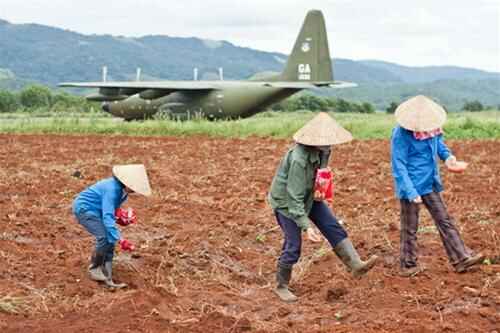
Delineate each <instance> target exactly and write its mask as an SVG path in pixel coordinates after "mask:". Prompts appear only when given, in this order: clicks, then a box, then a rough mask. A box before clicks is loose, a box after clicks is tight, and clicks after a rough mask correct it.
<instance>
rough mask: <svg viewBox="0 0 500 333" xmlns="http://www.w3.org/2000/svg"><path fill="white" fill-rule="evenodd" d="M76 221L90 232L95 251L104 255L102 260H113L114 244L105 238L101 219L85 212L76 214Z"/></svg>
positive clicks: (104, 229)
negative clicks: (93, 240)
mask: <svg viewBox="0 0 500 333" xmlns="http://www.w3.org/2000/svg"><path fill="white" fill-rule="evenodd" d="M76 219H77V220H78V223H80V224H81V225H82V226H83V227H84V228H85V229H86V230H87V231H88V232H89V233H90V234H92V235H93V236H94V237H95V250H96V252H97V253H102V254H103V255H104V261H105V262H107V261H113V256H114V252H115V246H114V244H110V243H108V241H107V238H106V228H105V227H104V224H103V223H102V220H101V219H100V218H99V217H97V216H95V215H92V214H88V213H85V212H82V213H79V214H77V215H76Z"/></svg>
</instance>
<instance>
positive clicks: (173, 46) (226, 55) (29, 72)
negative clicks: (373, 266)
mask: <svg viewBox="0 0 500 333" xmlns="http://www.w3.org/2000/svg"><path fill="white" fill-rule="evenodd" d="M293 42H294V41H292V40H291V41H290V46H292V43H293ZM0 50H2V53H1V55H0V88H7V89H19V88H20V87H22V86H24V85H25V84H27V83H30V82H40V83H43V84H47V85H50V86H55V85H56V84H57V83H58V82H61V81H95V80H100V78H101V74H100V73H101V68H102V66H104V65H106V66H107V67H108V79H109V80H129V79H132V78H134V77H135V70H136V68H137V67H141V68H142V73H143V76H142V77H143V79H159V78H161V79H172V80H176V79H178V80H182V79H191V78H192V75H193V74H192V73H193V68H194V67H197V68H198V71H199V77H200V78H202V79H213V78H214V77H216V75H217V74H216V73H217V69H218V68H219V67H223V68H224V78H225V79H244V78H248V77H251V76H252V75H254V74H255V73H259V72H264V71H274V72H277V71H280V70H281V69H282V68H283V65H284V62H285V60H286V57H287V56H286V55H284V54H281V53H273V52H263V51H258V50H254V49H250V48H243V47H238V46H236V45H233V44H231V43H230V42H227V41H213V40H203V39H199V38H176V37H169V36H158V35H150V36H144V37H140V38H128V37H123V36H111V35H83V34H79V33H76V32H72V31H68V30H63V29H58V28H54V27H49V26H43V25H38V24H11V23H9V22H7V21H4V20H0ZM333 56H335V54H333ZM334 73H335V79H337V80H344V81H353V82H357V83H358V84H359V85H360V87H359V88H357V89H351V90H349V91H347V90H345V91H341V92H331V91H327V92H321V94H328V95H334V96H341V97H345V98H349V99H353V100H362V101H368V102H371V103H374V104H375V105H377V107H378V108H384V107H385V106H386V105H388V104H389V103H390V102H391V101H392V100H394V101H399V100H401V99H403V98H405V97H406V96H411V95H415V94H417V93H424V92H425V93H427V94H429V95H431V96H433V97H434V98H436V99H438V100H440V101H443V102H446V103H452V105H451V107H452V108H456V107H457V106H461V104H463V103H462V102H463V101H465V100H471V99H477V100H479V101H481V102H482V103H483V104H488V105H497V104H500V96H499V95H500V94H498V91H500V73H491V72H485V71H481V70H476V69H470V68H460V67H450V66H431V67H408V66H401V65H397V64H393V63H388V62H383V61H377V60H363V61H353V60H348V59H334Z"/></svg>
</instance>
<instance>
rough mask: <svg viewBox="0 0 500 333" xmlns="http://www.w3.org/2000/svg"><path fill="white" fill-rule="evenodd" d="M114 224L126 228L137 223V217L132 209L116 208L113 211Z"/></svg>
mask: <svg viewBox="0 0 500 333" xmlns="http://www.w3.org/2000/svg"><path fill="white" fill-rule="evenodd" d="M115 218H116V223H118V224H119V225H121V226H127V225H129V224H134V223H136V222H137V216H136V215H135V211H134V210H133V209H132V208H130V207H129V208H127V209H124V208H118V209H117V210H116V211H115Z"/></svg>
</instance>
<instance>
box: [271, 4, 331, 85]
mask: <svg viewBox="0 0 500 333" xmlns="http://www.w3.org/2000/svg"><path fill="white" fill-rule="evenodd" d="M279 80H282V81H300V82H330V81H333V72H332V61H331V58H330V51H329V50H328V38H327V35H326V28H325V19H324V17H323V13H322V12H321V11H319V10H310V11H309V12H308V13H307V16H306V18H305V20H304V23H303V24H302V28H301V30H300V33H299V36H298V37H297V40H296V41H295V45H294V47H293V50H292V53H291V54H290V57H289V58H288V61H287V63H286V66H285V70H284V71H283V73H281V75H280V77H279Z"/></svg>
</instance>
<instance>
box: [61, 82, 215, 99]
mask: <svg viewBox="0 0 500 333" xmlns="http://www.w3.org/2000/svg"><path fill="white" fill-rule="evenodd" d="M59 86H60V87H73V88H99V93H98V94H91V95H88V96H86V98H87V99H88V100H91V101H98V102H104V101H120V100H124V99H126V98H128V97H129V96H131V95H135V94H139V96H140V97H141V98H144V99H150V100H151V99H156V98H160V97H163V96H167V95H169V94H171V93H174V92H177V91H193V92H203V93H208V92H209V91H212V90H216V89H217V88H216V87H215V86H214V85H213V84H208V83H206V82H202V81H125V82H120V81H114V82H113V81H110V82H63V83H60V84H59Z"/></svg>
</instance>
